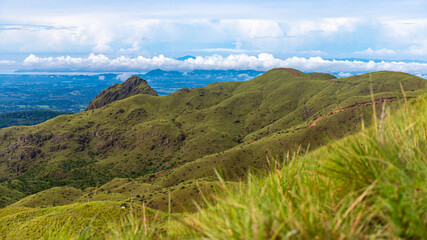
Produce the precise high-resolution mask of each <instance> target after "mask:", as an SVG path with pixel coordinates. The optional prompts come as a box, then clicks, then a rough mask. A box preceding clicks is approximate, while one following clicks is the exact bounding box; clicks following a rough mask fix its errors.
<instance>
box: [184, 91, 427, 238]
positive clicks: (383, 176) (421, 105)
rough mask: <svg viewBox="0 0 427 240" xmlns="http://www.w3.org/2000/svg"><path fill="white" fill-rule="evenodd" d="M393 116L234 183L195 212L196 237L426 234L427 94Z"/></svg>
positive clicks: (379, 236) (407, 235) (393, 235)
mask: <svg viewBox="0 0 427 240" xmlns="http://www.w3.org/2000/svg"><path fill="white" fill-rule="evenodd" d="M389 115H390V112H389V111H385V112H384V115H383V116H386V117H385V119H375V125H374V126H373V127H371V128H369V129H368V130H365V131H363V132H361V133H360V134H356V135H354V136H350V137H347V138H344V139H342V140H339V141H335V142H332V143H331V144H329V145H328V146H326V147H322V148H320V149H318V150H316V151H314V152H312V153H310V154H308V155H305V156H298V154H297V156H295V155H292V156H290V157H289V156H288V157H285V160H284V162H283V163H281V164H280V166H277V165H276V166H273V169H272V172H271V173H270V174H267V175H266V176H265V177H259V176H250V177H249V178H248V182H245V183H241V186H240V187H239V188H237V189H230V188H228V189H227V188H226V190H225V192H226V193H225V194H224V195H222V196H220V197H219V198H218V201H217V203H216V204H211V205H209V206H208V207H207V208H206V209H204V210H202V211H201V212H199V213H198V214H195V215H193V216H191V217H190V220H189V221H188V223H189V226H190V227H191V228H190V229H191V230H190V232H192V233H193V234H194V236H192V237H196V236H197V237H207V238H209V239H276V238H278V239H284V238H291V239H370V238H374V239H398V238H399V239H400V238H402V239H425V238H426V236H427V229H426V228H425V226H426V225H427V98H426V96H424V97H422V98H420V99H418V100H417V101H410V103H409V104H407V105H405V107H403V108H401V109H399V110H398V111H397V112H396V113H395V114H393V117H391V118H390V117H389ZM280 159H281V158H280ZM187 233H188V232H187Z"/></svg>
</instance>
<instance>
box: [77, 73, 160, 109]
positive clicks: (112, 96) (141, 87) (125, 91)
mask: <svg viewBox="0 0 427 240" xmlns="http://www.w3.org/2000/svg"><path fill="white" fill-rule="evenodd" d="M137 94H148V95H152V96H157V92H156V91H155V90H154V89H152V88H151V87H150V86H149V85H148V83H147V81H145V80H144V79H142V78H140V77H137V76H132V77H130V78H128V79H127V80H126V81H125V82H123V83H119V84H115V85H113V86H111V87H109V88H107V89H105V90H103V91H102V92H101V93H100V94H98V96H96V97H95V99H93V100H92V101H91V102H90V103H89V106H88V107H87V108H86V110H85V111H87V110H91V109H96V108H100V107H103V106H105V105H107V104H109V103H112V102H114V101H117V100H121V99H124V98H127V97H130V96H133V95H137Z"/></svg>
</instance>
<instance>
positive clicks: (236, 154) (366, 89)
mask: <svg viewBox="0 0 427 240" xmlns="http://www.w3.org/2000/svg"><path fill="white" fill-rule="evenodd" d="M426 86H427V85H426V81H425V80H424V79H421V78H418V77H416V76H413V75H410V74H406V73H401V72H389V71H381V72H374V73H369V74H362V75H356V76H352V77H347V78H336V77H334V76H333V75H330V74H325V73H304V72H301V71H298V70H295V69H272V70H270V71H267V72H266V73H264V74H262V75H260V76H258V77H256V78H254V79H252V80H248V81H234V82H222V83H211V84H209V85H207V86H205V87H197V88H193V89H188V88H183V89H180V90H178V91H176V92H174V93H171V94H169V95H163V96H158V94H157V92H156V91H155V89H153V88H151V86H150V85H149V82H147V81H145V80H143V79H141V78H139V77H131V78H129V79H128V80H127V81H125V82H124V83H121V84H117V85H114V86H112V87H109V88H107V89H105V90H104V91H102V92H101V93H100V94H99V95H98V96H97V97H96V98H94V100H93V101H92V103H91V104H90V105H89V106H90V107H88V108H87V109H86V111H84V112H80V113H76V114H72V115H62V116H58V117H56V118H53V119H51V120H48V121H46V122H44V123H41V124H38V125H35V126H15V127H9V128H5V129H1V130H0V149H1V150H0V192H1V198H0V206H1V207H3V208H4V210H3V211H0V214H1V213H3V214H6V213H5V212H7V211H8V210H7V209H21V210H19V211H22V212H26V211H34V212H37V211H39V210H37V209H49V210H48V211H54V212H56V211H57V210H58V211H59V212H57V213H55V214H62V213H61V211H62V210H59V209H67V208H70V207H71V206H76V207H78V208H79V207H81V205H82V204H85V203H92V204H96V203H99V204H107V205H108V204H112V205H114V206H117V204H119V205H120V204H124V205H123V206H132V205H133V204H135V205H137V206H144V207H148V208H150V209H154V210H150V211H155V210H160V211H163V213H164V212H168V211H169V212H173V213H176V214H179V213H182V212H195V211H198V210H200V209H198V208H197V207H196V205H195V204H194V203H195V202H196V203H198V204H203V202H204V200H203V199H205V198H206V197H207V196H210V194H211V193H213V192H216V191H217V190H216V189H218V188H221V185H222V184H224V183H226V184H227V185H229V186H234V185H238V184H240V183H239V182H245V179H246V178H247V177H248V176H251V175H253V174H255V175H257V174H261V175H262V174H268V172H269V169H271V165H270V164H271V162H270V161H272V159H280V158H281V157H282V156H286V155H289V154H291V155H292V153H294V152H298V154H300V155H305V154H309V152H313V151H314V150H316V149H318V148H319V147H322V146H324V145H326V144H329V143H331V142H333V141H338V140H339V139H342V138H344V137H347V136H349V135H351V134H355V133H357V132H359V131H361V130H362V128H365V127H369V126H370V125H371V123H372V119H377V118H378V119H382V118H384V116H383V115H384V109H385V108H387V109H391V110H392V111H393V109H399V108H400V106H401V105H402V104H403V103H404V102H406V101H409V100H410V99H413V98H414V99H415V98H418V97H419V96H422V95H423V94H425V91H426ZM402 89H403V91H402ZM373 109H374V111H373ZM112 205H111V206H112ZM58 206H63V207H60V208H57V207H58ZM92 206H93V207H94V208H96V205H92ZM109 206H110V205H109ZM120 206H121V205H120ZM54 209H55V210H54ZM67 211H68V210H67ZM73 211H74V210H73ZM37 214H42V213H37ZM6 215H7V214H6ZM29 217H30V216H29ZM116 217H118V216H116ZM5 219H6V218H5ZM5 219H3V220H2V218H1V215H0V222H1V221H5ZM85 219H86V218H85ZM46 221H48V218H46ZM0 233H1V229H0ZM3 234H4V233H3ZM0 236H1V235H0Z"/></svg>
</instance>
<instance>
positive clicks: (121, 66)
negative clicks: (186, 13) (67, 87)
mask: <svg viewBox="0 0 427 240" xmlns="http://www.w3.org/2000/svg"><path fill="white" fill-rule="evenodd" d="M23 66H24V68H25V69H37V70H53V69H56V70H61V69H67V70H69V69H72V70H75V71H100V72H105V71H109V72H112V71H133V72H141V71H147V70H152V69H157V68H160V69H164V70H192V69H238V70H243V69H254V70H269V69H272V68H277V67H286V68H296V69H299V70H302V71H321V72H343V74H345V73H347V72H369V71H380V70H390V71H402V72H408V73H414V74H417V73H419V74H427V63H422V62H421V63H420V62H402V61H381V62H374V61H367V62H366V61H358V60H327V59H323V58H321V57H310V58H304V57H291V58H286V59H279V58H275V57H274V56H273V55H272V54H268V53H260V54H258V55H257V56H250V55H247V54H230V55H228V56H225V57H224V56H221V55H211V56H206V57H202V56H197V57H196V58H190V59H186V60H183V61H179V60H176V59H173V58H168V57H165V56H164V55H158V56H155V57H152V58H147V57H143V56H138V57H134V58H132V57H126V56H120V57H117V58H109V57H107V56H105V55H102V54H97V55H96V54H90V55H89V56H88V57H86V58H74V57H70V56H62V57H55V58H53V57H47V58H42V57H37V56H35V55H33V54H31V55H30V56H28V57H27V58H26V59H25V60H24V62H23Z"/></svg>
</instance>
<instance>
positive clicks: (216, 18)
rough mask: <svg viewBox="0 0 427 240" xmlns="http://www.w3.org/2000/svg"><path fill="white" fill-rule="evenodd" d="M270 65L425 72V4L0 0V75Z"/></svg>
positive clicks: (411, 0) (422, 0) (414, 0)
mask: <svg viewBox="0 0 427 240" xmlns="http://www.w3.org/2000/svg"><path fill="white" fill-rule="evenodd" d="M187 55H190V56H194V57H195V58H189V59H187V58H184V59H181V60H177V58H179V57H183V56H187ZM274 67H293V68H297V69H300V70H303V71H324V72H342V74H343V75H345V74H347V73H348V72H364V71H377V70H397V71H405V72H409V73H414V74H419V75H427V1H426V0H405V1H403V0H400V1H395V0H386V1H385V0H378V1H375V0H369V1H367V0H358V1H343V0H341V1H338V0H325V1H322V0H298V1H297V0H291V1H288V0H282V1H279V0H270V1H266V0H264V1H256V0H228V1H226V0H216V1H211V0H203V1H195V0H190V1H183V0H172V1H166V0H156V1H154V0H122V1H112V0H102V1H101V0H92V1H91V0H85V1H83V0H73V1H68V0H67V1H65V0H56V1H51V0H39V1H35V0H31V1H28V0H26V1H21V0H0V72H1V71H6V70H7V71H11V70H17V69H27V70H31V69H37V70H59V71H61V70H64V71H99V72H102V71H146V70H151V69H156V68H161V69H165V70H188V69H255V70H268V69H270V68H274Z"/></svg>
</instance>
